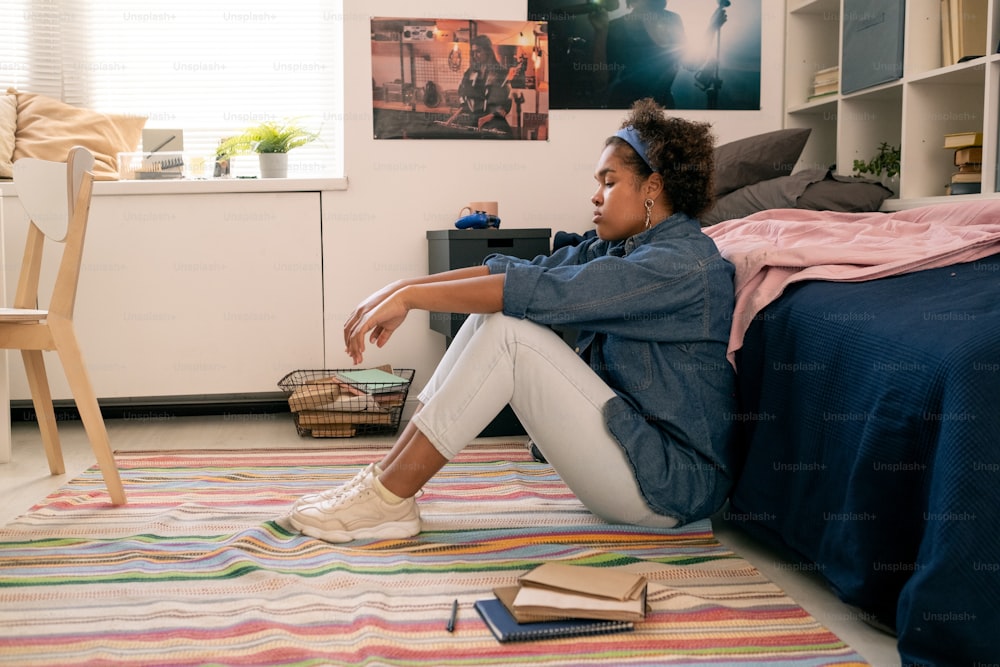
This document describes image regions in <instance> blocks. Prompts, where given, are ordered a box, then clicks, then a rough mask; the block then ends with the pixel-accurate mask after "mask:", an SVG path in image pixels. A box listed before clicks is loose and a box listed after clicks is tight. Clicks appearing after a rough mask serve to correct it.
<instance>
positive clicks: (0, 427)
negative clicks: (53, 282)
mask: <svg viewBox="0 0 1000 667" xmlns="http://www.w3.org/2000/svg"><path fill="white" fill-rule="evenodd" d="M3 236H4V230H3V192H2V191H0V260H2V259H3V258H4V257H5V256H6V255H5V254H4V240H3ZM0 264H2V262H0ZM6 305H7V281H6V271H5V270H0V306H6ZM0 463H10V382H9V381H8V377H7V350H0Z"/></svg>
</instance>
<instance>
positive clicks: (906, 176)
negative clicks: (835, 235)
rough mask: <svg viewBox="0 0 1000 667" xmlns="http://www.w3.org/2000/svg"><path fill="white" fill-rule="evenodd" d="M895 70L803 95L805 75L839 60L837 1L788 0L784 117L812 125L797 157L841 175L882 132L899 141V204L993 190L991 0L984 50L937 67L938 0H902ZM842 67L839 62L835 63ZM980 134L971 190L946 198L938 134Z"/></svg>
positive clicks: (893, 204) (995, 109)
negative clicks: (870, 80)
mask: <svg viewBox="0 0 1000 667" xmlns="http://www.w3.org/2000/svg"><path fill="white" fill-rule="evenodd" d="M904 11H905V21H904V34H903V76H902V78H901V79H898V80H895V81H891V82H888V83H884V84H880V85H876V86H872V87H870V88H866V89H864V90H860V91H856V92H853V93H850V94H846V95H844V94H833V95H828V96H824V97H822V98H818V99H814V100H809V99H808V98H809V95H810V92H811V86H812V80H813V75H814V74H815V72H817V71H818V70H820V69H823V68H826V67H832V66H834V65H840V66H841V67H843V65H842V63H843V53H842V43H843V40H842V34H843V24H844V21H843V16H844V11H843V0H788V1H787V2H786V12H787V16H786V19H787V20H786V39H785V126H786V127H809V128H812V134H811V135H810V138H809V142H808V143H807V144H806V148H805V150H804V151H803V154H802V158H801V160H800V166H810V167H811V166H822V167H829V166H831V165H836V166H837V169H836V171H837V173H841V174H850V173H852V166H853V163H854V160H855V159H865V160H867V159H870V158H871V157H872V156H873V155H874V154H875V152H876V150H877V148H878V145H879V144H880V143H881V142H883V141H885V142H887V143H889V144H892V145H894V146H900V147H901V151H900V177H899V198H898V199H890V200H887V201H886V204H885V206H884V208H886V209H900V208H909V207H912V206H919V205H924V204H929V203H935V202H939V201H945V198H946V197H947V198H948V200H952V199H957V198H959V197H960V198H962V199H971V198H979V197H1000V192H998V188H997V187H996V183H997V161H998V141H997V140H998V136H1000V128H998V120H997V119H998V116H1000V55H998V54H997V53H995V52H996V50H997V42H998V39H1000V0H990V2H989V10H988V17H987V30H986V44H987V50H988V51H990V52H991V53H989V54H988V55H986V56H985V57H982V58H977V59H975V60H971V61H968V62H964V63H958V64H955V65H949V66H946V67H942V57H941V6H940V2H939V0H907V1H906V2H905V10H904ZM841 75H843V71H842V72H841ZM966 130H976V131H980V132H982V133H983V184H982V193H981V194H979V195H955V196H951V197H948V195H946V194H945V186H946V185H947V184H948V182H949V181H950V178H951V174H952V173H953V172H954V171H955V168H954V165H953V164H952V159H953V155H952V152H951V151H948V150H945V149H943V148H942V146H943V141H944V139H943V138H944V135H945V134H948V133H952V132H963V131H966Z"/></svg>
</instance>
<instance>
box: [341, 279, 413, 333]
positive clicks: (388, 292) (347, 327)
mask: <svg viewBox="0 0 1000 667" xmlns="http://www.w3.org/2000/svg"><path fill="white" fill-rule="evenodd" d="M401 287H402V284H401V283H400V282H398V281H397V282H394V283H391V284H389V285H386V286H385V287H383V288H382V289H380V290H379V291H377V292H375V293H374V294H372V295H371V296H369V297H368V298H367V299H365V300H364V301H362V302H361V303H359V304H358V305H357V306H356V307H355V308H354V311H353V312H352V313H351V314H350V316H348V318H347V321H346V322H344V345H345V346H346V345H348V344H349V340H350V334H351V331H352V330H353V329H354V327H355V326H356V325H357V323H358V322H360V321H361V319H362V318H364V317H365V315H367V314H368V313H369V312H370V311H371V310H372V309H374V308H376V307H378V305H379V304H380V303H382V302H383V301H385V300H386V299H388V298H389V297H390V296H392V295H393V293H395V292H396V291H397V290H398V289H400V288H401Z"/></svg>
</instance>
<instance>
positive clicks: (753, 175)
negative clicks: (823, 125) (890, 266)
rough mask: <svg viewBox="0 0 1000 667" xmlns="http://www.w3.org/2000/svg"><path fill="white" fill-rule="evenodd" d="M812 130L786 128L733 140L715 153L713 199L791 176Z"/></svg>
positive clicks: (806, 128) (719, 147)
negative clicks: (749, 186)
mask: <svg viewBox="0 0 1000 667" xmlns="http://www.w3.org/2000/svg"><path fill="white" fill-rule="evenodd" d="M811 131H812V130H811V129H810V128H808V127H804V128H789V129H786V130H775V131H773V132H765V133H764V134H757V135H754V136H752V137H747V138H745V139H737V140H736V141H731V142H729V143H728V144H723V145H721V146H717V147H716V149H715V196H716V197H721V196H722V195H724V194H728V193H730V192H734V191H736V190H739V189H740V188H742V187H746V186H748V185H753V184H754V183H760V182H761V181H767V180H770V179H772V178H778V177H779V176H788V175H789V174H791V173H792V169H793V168H794V167H795V163H796V162H798V160H799V156H800V155H802V149H803V148H805V145H806V140H807V139H809V133H810V132H811Z"/></svg>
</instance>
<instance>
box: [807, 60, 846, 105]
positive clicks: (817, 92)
mask: <svg viewBox="0 0 1000 667" xmlns="http://www.w3.org/2000/svg"><path fill="white" fill-rule="evenodd" d="M839 91H840V67H837V66H834V67H824V68H823V69H821V70H817V71H816V72H814V73H813V80H812V93H811V94H810V95H809V99H813V98H814V97H821V96H823V95H830V94H832V93H836V92H839Z"/></svg>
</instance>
